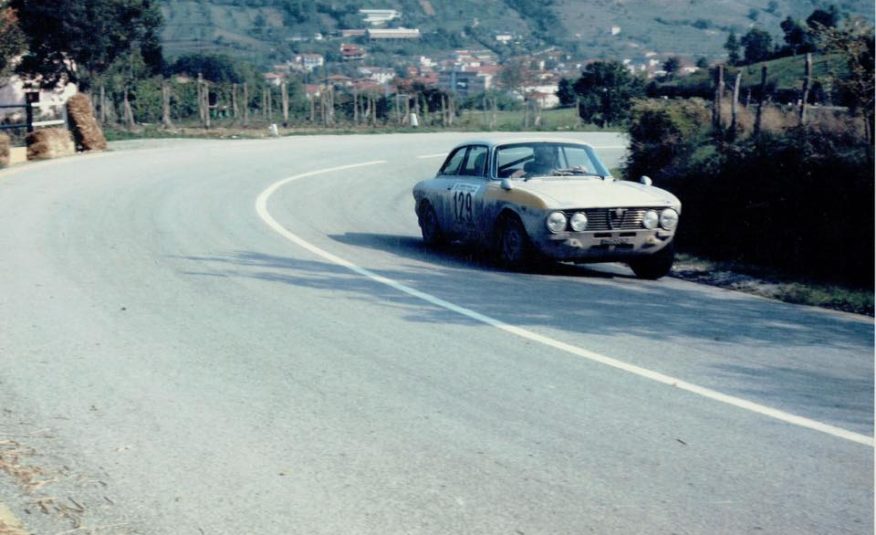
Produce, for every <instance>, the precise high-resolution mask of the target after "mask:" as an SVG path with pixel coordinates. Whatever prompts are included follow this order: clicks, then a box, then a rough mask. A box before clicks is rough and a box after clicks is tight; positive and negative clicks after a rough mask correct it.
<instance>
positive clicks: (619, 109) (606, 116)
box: [574, 61, 645, 126]
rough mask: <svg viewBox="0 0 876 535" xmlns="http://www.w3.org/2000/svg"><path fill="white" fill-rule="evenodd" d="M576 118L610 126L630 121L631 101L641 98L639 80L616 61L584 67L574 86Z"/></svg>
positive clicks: (643, 89) (642, 93) (641, 85)
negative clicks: (576, 106)
mask: <svg viewBox="0 0 876 535" xmlns="http://www.w3.org/2000/svg"><path fill="white" fill-rule="evenodd" d="M574 87H575V93H577V94H578V96H579V97H580V98H579V107H578V114H579V115H580V116H581V119H582V120H584V121H585V122H588V123H593V124H596V125H599V126H611V125H616V124H619V123H622V122H624V121H626V120H627V119H629V117H630V109H631V107H632V106H631V104H632V100H633V99H634V98H638V97H641V96H644V94H645V88H644V84H643V83H642V80H641V79H639V78H636V77H635V76H633V75H632V74H631V73H630V71H629V70H627V68H626V67H625V66H624V64H623V63H621V62H619V61H597V62H594V63H591V64H590V65H587V67H586V68H585V69H584V72H583V73H581V77H580V78H578V80H577V81H576V82H575V86H574Z"/></svg>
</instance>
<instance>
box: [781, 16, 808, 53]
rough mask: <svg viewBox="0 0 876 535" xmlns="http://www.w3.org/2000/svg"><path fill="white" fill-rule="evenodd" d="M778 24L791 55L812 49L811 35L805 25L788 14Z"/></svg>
mask: <svg viewBox="0 0 876 535" xmlns="http://www.w3.org/2000/svg"><path fill="white" fill-rule="evenodd" d="M780 26H781V28H782V32H784V34H785V44H786V45H787V47H788V50H789V51H790V52H791V55H794V56H796V55H797V54H805V53H806V52H812V51H813V49H814V46H813V43H812V37H811V35H810V33H809V31H808V29H807V28H806V27H804V26H803V25H802V24H800V23H799V22H798V21H796V20H794V19H792V18H791V17H790V16H789V17H787V18H785V20H783V21H782V23H781V24H780Z"/></svg>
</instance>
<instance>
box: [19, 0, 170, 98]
mask: <svg viewBox="0 0 876 535" xmlns="http://www.w3.org/2000/svg"><path fill="white" fill-rule="evenodd" d="M9 6H10V7H11V8H12V9H14V10H15V11H16V12H17V13H18V18H19V24H20V26H21V29H22V30H23V32H24V33H25V35H26V36H27V52H26V54H25V55H24V57H23V59H22V63H21V65H20V66H19V70H20V71H21V72H23V73H25V74H28V75H30V76H34V77H36V78H37V79H38V80H39V81H40V83H41V84H43V85H45V86H53V85H56V84H57V83H59V82H62V81H70V82H76V83H79V84H80V87H82V88H84V89H86V90H87V89H88V86H89V85H90V84H91V83H92V82H93V80H94V79H95V77H97V76H99V75H100V74H101V73H103V72H104V71H106V70H107V69H109V68H110V66H111V65H112V64H113V62H115V61H117V60H120V59H121V58H123V57H125V56H126V55H128V54H130V53H132V52H133V51H137V52H138V53H139V54H140V55H141V56H142V58H143V60H144V62H145V63H146V65H147V66H149V67H150V68H151V69H152V70H153V71H155V72H157V71H158V70H159V69H160V67H161V62H162V59H161V58H162V55H161V43H160V39H159V30H160V28H161V25H162V16H161V11H160V10H159V9H158V4H157V1H156V0H10V2H9Z"/></svg>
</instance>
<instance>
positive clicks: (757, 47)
mask: <svg viewBox="0 0 876 535" xmlns="http://www.w3.org/2000/svg"><path fill="white" fill-rule="evenodd" d="M739 43H740V44H741V45H742V46H743V47H744V48H745V63H748V64H751V63H757V62H758V61H764V60H767V59H770V56H771V55H772V53H773V37H772V36H771V35H770V34H769V32H767V31H765V30H761V29H760V28H752V29H750V30H748V33H746V34H745V35H743V36H742V39H740V40H739Z"/></svg>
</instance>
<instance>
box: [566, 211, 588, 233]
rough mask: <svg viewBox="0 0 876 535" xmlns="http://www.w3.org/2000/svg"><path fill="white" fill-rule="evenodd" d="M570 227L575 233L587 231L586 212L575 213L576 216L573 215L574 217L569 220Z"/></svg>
mask: <svg viewBox="0 0 876 535" xmlns="http://www.w3.org/2000/svg"><path fill="white" fill-rule="evenodd" d="M569 225H570V226H571V227H572V230H574V231H575V232H581V231H582V230H586V229H587V214H585V213H584V212H575V213H574V214H572V217H571V218H569Z"/></svg>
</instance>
